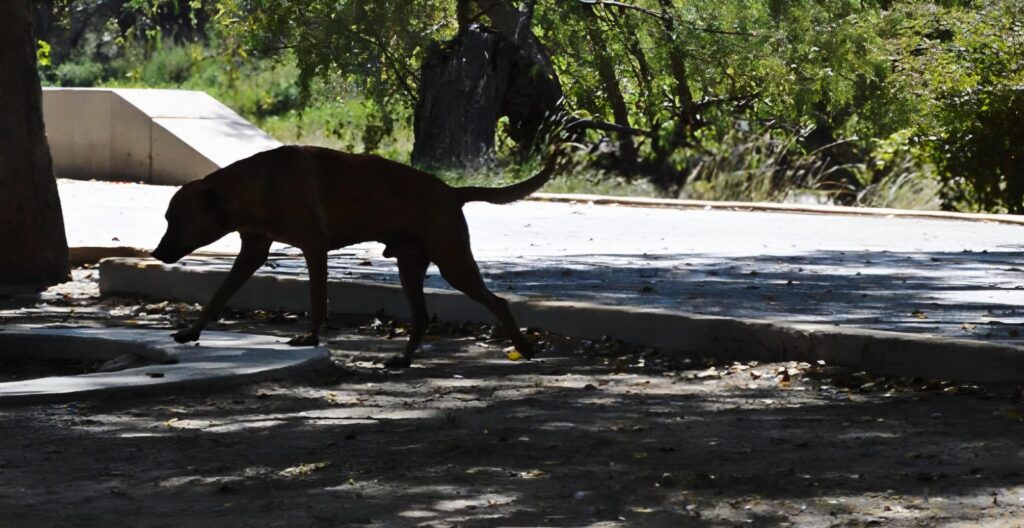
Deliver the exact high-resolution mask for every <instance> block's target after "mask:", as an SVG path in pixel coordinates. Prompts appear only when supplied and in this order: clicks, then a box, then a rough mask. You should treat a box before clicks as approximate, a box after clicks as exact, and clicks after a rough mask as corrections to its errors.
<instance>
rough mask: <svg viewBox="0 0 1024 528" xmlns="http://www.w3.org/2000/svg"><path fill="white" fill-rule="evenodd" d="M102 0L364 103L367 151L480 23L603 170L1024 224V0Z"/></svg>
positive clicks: (149, 26)
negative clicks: (1001, 214) (555, 93)
mask: <svg viewBox="0 0 1024 528" xmlns="http://www.w3.org/2000/svg"><path fill="white" fill-rule="evenodd" d="M44 3H45V2H44ZM61 3H62V2H61V1H60V0H55V1H51V2H50V4H54V5H58V7H59V4H61ZM63 3H66V2H63ZM91 3H92V4H95V5H96V6H99V5H101V4H111V3H115V4H119V6H120V7H119V10H117V12H118V13H119V15H118V16H119V17H121V18H120V19H119V20H123V19H125V18H126V16H127V15H125V13H131V14H132V16H133V17H134V18H133V19H132V22H131V23H130V24H128V23H125V24H123V25H124V27H122V28H121V30H120V31H121V34H122V35H137V36H136V37H134V38H135V42H140V41H145V40H146V39H147V38H148V39H150V40H151V39H152V38H154V37H153V36H152V34H153V28H160V27H167V26H174V24H168V23H167V20H168V19H171V20H190V21H192V27H193V28H195V27H198V26H202V28H203V30H202V31H201V32H196V31H193V32H192V33H188V32H180V34H182V35H186V34H187V35H191V36H190V37H189V38H193V37H194V35H195V34H197V33H198V34H201V35H203V37H202V38H205V39H206V42H208V43H210V44H211V45H212V46H214V47H215V48H216V49H217V50H218V51H217V53H218V55H219V56H220V57H228V58H231V59H232V60H253V59H255V58H256V57H264V58H273V59H276V60H286V61H293V63H294V65H295V72H296V73H295V81H294V82H295V86H296V87H297V89H298V93H300V94H304V96H302V97H299V100H300V101H301V100H306V99H304V98H308V96H309V94H310V93H312V92H313V91H317V90H319V91H320V92H321V93H322V92H323V91H325V90H326V91H327V92H331V91H332V90H333V91H334V93H337V94H339V96H351V94H353V93H357V94H359V96H360V97H362V98H363V99H364V100H365V102H366V107H367V108H368V110H367V112H368V116H367V120H366V124H365V130H364V133H363V138H364V141H363V143H364V145H369V148H368V150H372V149H373V147H374V146H375V145H376V144H379V143H380V141H381V138H383V137H387V136H390V135H393V134H395V133H396V126H398V127H399V128H401V127H402V126H406V127H407V126H408V124H409V123H411V121H412V119H413V114H414V113H415V110H416V105H417V103H418V99H419V98H420V97H421V90H422V88H423V87H422V86H421V83H422V82H423V79H424V77H423V73H422V72H423V65H424V61H425V59H426V57H427V56H428V54H429V53H430V50H431V49H432V46H437V45H439V44H443V43H451V42H455V40H454V39H456V38H457V37H458V36H459V35H460V34H462V32H464V31H467V28H470V27H474V26H473V25H474V24H478V25H479V26H480V27H485V28H488V29H489V30H493V31H497V32H498V33H500V34H501V35H504V37H506V38H508V39H510V40H511V41H513V42H515V44H516V45H517V46H519V47H520V48H522V50H523V53H524V54H525V55H527V56H531V55H532V56H537V57H540V58H538V59H537V60H536V61H535V65H536V68H539V69H550V74H551V77H552V78H553V79H555V80H556V81H557V83H558V85H559V86H560V89H561V95H562V96H563V97H564V99H563V102H562V106H561V109H562V110H564V111H566V112H569V113H571V114H573V115H574V116H575V117H576V118H577V119H579V120H581V122H582V123H584V124H585V126H584V128H585V129H587V130H588V132H586V133H585V135H584V136H583V137H581V141H583V142H584V143H586V144H587V145H588V146H589V154H588V156H587V163H588V166H590V167H592V168H597V169H601V170H604V171H607V172H608V173H614V174H621V175H624V176H625V177H627V178H633V179H646V180H649V181H651V182H653V183H654V184H655V185H656V186H657V187H658V188H659V189H661V192H663V193H666V194H669V195H682V196H695V197H710V198H714V197H717V196H721V195H722V193H721V191H722V190H723V189H728V188H730V186H733V187H737V186H738V187H741V188H743V189H744V191H743V192H746V193H747V194H748V195H750V196H751V197H752V198H762V199H785V198H787V197H788V198H791V197H792V192H793V189H811V190H817V191H825V192H827V193H829V194H828V195H829V196H830V197H831V199H833V200H836V201H840V202H842V203H876V204H877V203H879V202H878V201H877V200H876V201H872V200H873V199H877V198H878V197H879V196H884V195H887V193H888V194H892V193H895V192H900V191H902V192H905V193H913V192H916V189H919V188H920V185H922V183H921V182H936V183H935V185H936V188H937V189H938V193H939V197H940V198H941V200H942V205H943V206H944V207H947V208H956V209H966V210H991V211H1009V212H1020V211H1022V210H1024V141H1021V132H1020V131H1021V130H1024V117H1022V116H1024V15H1022V13H1024V0H975V1H968V0H941V1H913V2H892V1H891V0H857V1H853V0H816V1H811V0H736V1H734V2H726V3H722V2H710V1H705V0H695V1H683V0H622V1H617V0H567V1H552V0H524V1H512V0H440V1H426V0H401V1H399V0H383V1H369V0H344V1H337V0H309V1H306V2H291V1H284V0H219V1H217V0H204V1H199V0H193V1H190V2H188V3H185V2H184V0H178V1H175V0H128V1H124V0H121V1H120V2H116V1H114V0H91ZM69 9H70V8H69ZM171 14H174V16H171ZM161 17H162V18H161ZM174 17H177V18H176V19H175V18H174ZM161 24H163V26H161ZM133 31H134V33H133ZM147 32H148V33H147ZM138 35H142V36H138ZM146 35H149V36H148V37H147V36H146ZM524 35H525V37H524ZM195 38H200V37H195ZM297 104H300V105H301V104H302V103H301V102H299V103H297ZM497 136H498V138H497V145H498V149H499V151H500V152H499V154H501V153H502V152H505V153H508V154H510V155H511V154H512V153H514V152H521V151H522V149H518V150H517V149H516V148H514V145H513V144H514V143H515V138H518V137H519V136H516V134H510V133H509V125H508V123H507V122H505V120H504V119H502V121H501V122H499V123H498V127H497ZM503 149H504V150H503ZM883 202H884V200H883ZM882 204H884V203H882Z"/></svg>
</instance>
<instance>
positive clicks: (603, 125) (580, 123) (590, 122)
mask: <svg viewBox="0 0 1024 528" xmlns="http://www.w3.org/2000/svg"><path fill="white" fill-rule="evenodd" d="M564 128H565V130H567V131H569V130H574V129H583V130H604V131H606V132H618V133H619V134H629V135H632V136H646V137H655V136H656V135H657V134H655V133H654V132H652V131H650V130H644V129H642V128H633V127H629V126H623V125H616V124H614V123H608V122H605V121H597V120H594V119H577V120H576V121H573V122H571V123H569V124H567V125H565V127H564Z"/></svg>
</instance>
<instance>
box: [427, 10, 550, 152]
mask: <svg viewBox="0 0 1024 528" xmlns="http://www.w3.org/2000/svg"><path fill="white" fill-rule="evenodd" d="M476 3H477V5H478V6H479V7H480V8H481V11H482V14H483V15H486V16H487V18H488V19H489V20H490V21H491V23H492V24H493V28H488V27H484V26H481V25H479V24H469V23H468V20H467V19H466V17H467V16H468V15H467V11H466V10H467V9H468V5H469V3H468V1H466V0H460V2H459V3H458V7H459V9H458V15H459V19H460V27H461V26H463V25H465V27H462V29H461V30H460V32H459V34H458V35H456V37H455V38H453V39H452V40H450V41H448V42H444V43H440V44H437V45H436V46H434V47H432V48H431V49H430V50H429V51H428V52H427V56H426V57H425V58H424V61H423V66H422V71H421V75H420V85H419V94H418V97H417V103H416V111H415V115H414V119H413V132H414V134H415V138H416V141H415V143H414V145H413V151H412V162H413V164H414V165H417V166H421V167H425V168H465V167H473V166H478V165H480V164H486V163H488V162H490V160H491V159H492V158H493V155H494V134H495V131H496V128H497V123H498V119H500V118H501V117H507V118H508V123H509V137H510V138H511V139H512V141H514V142H515V143H516V144H517V145H518V147H519V152H520V154H526V153H528V152H529V151H531V150H532V149H533V148H534V147H535V146H536V140H537V136H538V133H539V132H540V130H541V129H542V127H543V125H544V123H545V119H546V118H547V117H548V116H549V115H551V114H553V113H554V112H555V111H556V110H557V109H558V107H559V105H560V102H561V99H562V87H561V85H560V84H559V82H558V77H557V76H556V75H555V71H554V66H553V65H552V64H551V59H550V57H549V56H548V55H547V52H546V51H545V50H544V48H543V46H542V45H541V44H540V42H539V41H538V40H537V37H536V36H535V35H534V34H533V33H532V31H531V30H530V22H531V20H532V16H533V2H532V1H529V2H526V9H525V10H523V11H520V10H518V9H516V8H515V7H514V6H512V5H511V4H510V3H508V2H507V0H500V1H499V0H477V2H476ZM477 18H479V17H477Z"/></svg>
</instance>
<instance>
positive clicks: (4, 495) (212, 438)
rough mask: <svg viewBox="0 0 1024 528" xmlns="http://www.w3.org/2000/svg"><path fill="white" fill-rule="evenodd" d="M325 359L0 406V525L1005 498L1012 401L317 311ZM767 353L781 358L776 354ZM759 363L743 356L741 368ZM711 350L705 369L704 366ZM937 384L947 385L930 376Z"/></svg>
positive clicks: (757, 519) (389, 522) (529, 521)
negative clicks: (788, 376) (157, 393)
mask: <svg viewBox="0 0 1024 528" xmlns="http://www.w3.org/2000/svg"><path fill="white" fill-rule="evenodd" d="M331 346H332V350H333V353H334V355H335V358H336V360H337V364H338V367H337V369H336V370H335V371H334V372H332V373H330V374H329V375H324V376H319V377H316V378H311V379H306V380H300V381H299V382H292V383H283V384H264V385H259V386H253V387H247V388H243V389H239V390H238V391H237V392H235V393H228V394H225V393H220V394H182V395H180V396H178V397H174V398H165V399H155V400H154V399H141V400H137V401H107V402H95V403H86V402H82V403H80V404H77V405H71V406H41V407H31V408H21V409H5V410H0V429H2V430H3V431H4V449H3V450H0V511H3V512H4V518H3V521H4V522H3V524H4V525H5V526H39V525H50V526H57V525H76V526H108V525H111V524H123V523H129V524H131V525H133V526H181V525H195V526H200V525H212V524H213V523H215V522H220V523H224V522H225V521H227V524H228V525H246V526H297V525H303V526H340V525H348V524H357V525H374V526H403V525H408V526H413V525H428V526H450V525H459V526H493V525H520V526H521V525H551V526H579V525H588V524H592V525H608V526H613V525H631V526H635V525H660V526H723V525H724V526H730V525H736V526H747V525H751V524H753V525H764V526H774V525H780V524H781V525H786V524H789V525H798V526H807V525H834V524H839V525H870V524H884V525H886V526H893V525H895V526H901V525H906V526H932V525H935V524H942V523H948V522H953V521H961V522H964V523H967V524H971V523H977V522H981V521H993V520H1000V519H1001V520H1004V521H1005V522H1010V520H1012V519H1019V518H1021V517H1020V515H1022V514H1024V458H1022V454H1024V452H1022V449H1021V445H1020V442H1019V439H1020V437H1021V434H1022V433H1024V424H1022V421H1021V411H1022V409H1024V408H1022V406H1021V404H1020V403H1018V402H1016V401H1012V400H1011V399H1009V398H1008V397H1006V396H1004V395H1002V393H1000V392H999V391H995V392H991V393H989V392H986V391H985V390H980V391H979V392H978V394H974V395H965V394H958V395H952V394H945V393H942V392H924V393H923V392H913V391H908V392H900V391H897V392H891V393H883V392H870V393H859V392H856V391H853V392H849V391H842V390H835V388H834V387H829V386H828V385H827V383H828V380H827V379H804V378H799V375H797V377H794V378H793V379H792V380H791V381H790V382H780V381H779V379H778V378H776V377H774V376H771V375H770V373H771V372H773V371H774V369H777V368H778V366H777V365H755V366H753V367H751V366H749V365H745V366H741V367H738V368H733V369H732V373H728V372H730V371H729V370H727V369H725V368H719V369H717V371H716V372H717V374H714V375H711V374H707V373H706V371H704V370H703V369H704V366H703V365H702V366H701V367H700V368H695V369H693V370H668V371H665V370H664V369H661V368H653V367H650V366H647V365H644V364H643V362H642V361H637V360H635V358H634V360H631V362H629V363H627V364H623V362H622V360H621V359H617V358H615V357H599V356H594V355H589V354H584V353H582V352H581V351H580V350H579V349H578V348H575V347H574V346H559V347H556V348H557V349H556V350H551V351H549V352H548V354H547V357H545V358H544V359H543V360H541V361H534V362H530V363H512V362H509V361H507V360H505V359H503V358H502V354H501V352H500V350H501V344H500V343H499V344H488V343H486V342H481V341H476V340H473V339H470V338H462V339H444V340H440V341H435V342H433V343H432V347H431V348H430V349H429V350H428V351H427V352H426V354H425V357H424V358H423V359H422V361H421V362H420V366H419V367H418V368H413V369H410V370H406V371H401V372H388V371H384V370H382V369H379V368H375V367H373V366H372V365H371V364H372V362H373V361H375V360H379V359H382V358H384V357H386V356H387V355H388V354H391V353H394V352H396V351H397V350H399V349H400V347H401V343H400V342H398V341H395V340H385V339H381V338H376V337H371V336H357V335H352V334H351V333H349V332H335V333H334V335H333V336H332V341H331ZM782 368H784V366H783V367H782ZM752 371H753V372H757V375H755V374H752V373H751V372H752ZM723 372H725V373H723ZM949 392H952V391H949Z"/></svg>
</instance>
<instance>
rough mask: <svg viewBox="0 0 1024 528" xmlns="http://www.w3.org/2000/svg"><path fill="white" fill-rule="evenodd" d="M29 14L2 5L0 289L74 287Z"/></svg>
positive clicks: (10, 3)
mask: <svg viewBox="0 0 1024 528" xmlns="http://www.w3.org/2000/svg"><path fill="white" fill-rule="evenodd" d="M29 13H30V11H29V2H28V0H4V1H2V2H0V72H3V74H2V75H0V108H2V109H3V111H2V112H0V283H4V284H22V285H32V286H40V287H41V286H47V285H51V284H56V283H59V282H62V281H64V280H67V277H68V243H67V239H66V238H65V236H64V219H63V215H62V213H61V208H60V198H59V197H58V195H57V182H56V180H54V177H53V165H52V161H51V159H50V149H49V147H48V146H47V143H46V132H45V130H44V128H43V108H42V91H41V89H40V87H39V73H38V71H37V69H36V42H35V39H34V38H33V37H32V22H31V18H30V15H29Z"/></svg>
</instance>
